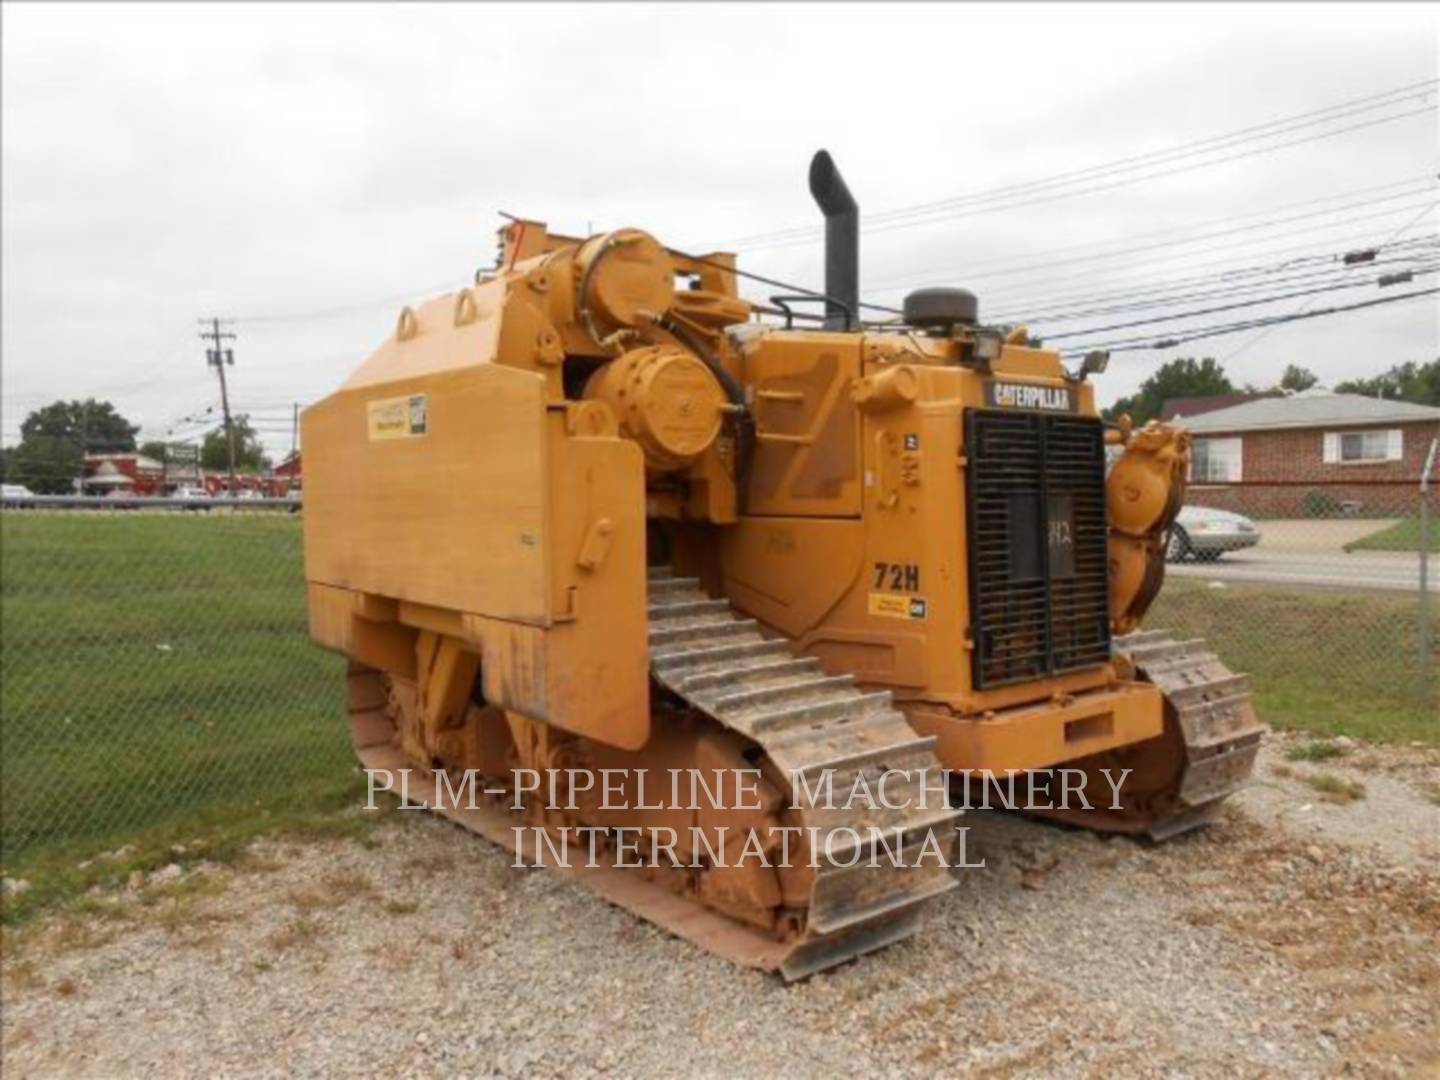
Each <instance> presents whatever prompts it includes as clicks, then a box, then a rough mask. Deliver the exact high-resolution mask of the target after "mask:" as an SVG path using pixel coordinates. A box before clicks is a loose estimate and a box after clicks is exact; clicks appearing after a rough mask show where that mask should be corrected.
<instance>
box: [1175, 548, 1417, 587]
mask: <svg viewBox="0 0 1440 1080" xmlns="http://www.w3.org/2000/svg"><path fill="white" fill-rule="evenodd" d="M1166 573H1167V574H1172V575H1174V576H1176V577H1197V578H1203V579H1205V580H1206V581H1226V582H1229V581H1254V582H1269V583H1273V584H1282V585H1323V586H1329V587H1331V588H1346V589H1385V590H1390V591H1395V592H1416V591H1417V590H1418V589H1419V583H1420V556H1419V555H1418V554H1416V553H1415V552H1401V551H1363V552H1362V551H1356V552H1352V553H1348V554H1347V553H1346V552H1344V551H1340V550H1334V551H1325V550H1294V549H1289V550H1287V549H1284V548H1271V547H1268V546H1267V545H1265V544H1264V543H1262V544H1261V545H1260V546H1259V547H1254V548H1250V549H1249V550H1246V551H1236V552H1231V553H1230V554H1228V555H1222V556H1221V557H1220V558H1219V559H1218V560H1217V561H1215V562H1208V563H1195V562H1183V563H1174V562H1172V563H1170V564H1169V565H1168V566H1167V567H1166ZM1437 579H1440V556H1435V555H1432V556H1431V557H1430V575H1429V581H1428V585H1429V591H1430V592H1431V593H1440V580H1437Z"/></svg>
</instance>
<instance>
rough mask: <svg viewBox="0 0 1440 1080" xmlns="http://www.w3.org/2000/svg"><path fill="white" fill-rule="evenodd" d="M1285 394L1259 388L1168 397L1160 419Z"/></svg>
mask: <svg viewBox="0 0 1440 1080" xmlns="http://www.w3.org/2000/svg"><path fill="white" fill-rule="evenodd" d="M1284 394H1285V392H1284V391H1283V390H1257V391H1255V392H1253V393H1251V392H1249V391H1244V390H1238V391H1236V392H1235V393H1233V394H1204V395H1201V396H1199V397H1178V398H1166V400H1165V403H1164V404H1163V405H1161V406H1160V419H1161V420H1183V419H1185V418H1186V417H1193V416H1199V415H1201V414H1202V413H1210V412H1215V411H1217V410H1219V409H1229V408H1233V407H1234V406H1236V405H1244V404H1245V403H1246V402H1250V401H1259V400H1260V399H1261V398H1273V397H1283V396H1284Z"/></svg>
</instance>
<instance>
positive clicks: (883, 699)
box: [743, 690, 891, 734]
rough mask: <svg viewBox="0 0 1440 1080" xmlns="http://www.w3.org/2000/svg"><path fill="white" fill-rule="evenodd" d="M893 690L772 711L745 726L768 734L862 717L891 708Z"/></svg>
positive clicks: (751, 718)
mask: <svg viewBox="0 0 1440 1080" xmlns="http://www.w3.org/2000/svg"><path fill="white" fill-rule="evenodd" d="M890 704H891V695H890V691H889V690H881V691H878V692H876V693H873V694H854V695H846V696H845V697H837V698H829V699H827V700H824V701H818V702H800V703H799V704H795V705H790V706H786V707H783V708H779V709H773V710H769V711H767V712H763V713H760V714H758V715H752V716H747V717H744V718H743V723H744V724H745V726H746V727H748V728H749V729H750V730H751V731H753V732H755V733H756V734H760V733H762V732H768V731H782V730H784V729H785V728H790V727H798V726H799V725H801V724H808V723H823V722H824V721H826V720H835V719H837V718H839V717H844V716H860V715H863V714H866V713H872V712H879V711H880V710H882V709H888V708H890Z"/></svg>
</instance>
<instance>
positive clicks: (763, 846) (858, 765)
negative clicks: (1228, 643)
mask: <svg viewBox="0 0 1440 1080" xmlns="http://www.w3.org/2000/svg"><path fill="white" fill-rule="evenodd" d="M810 185H811V190H812V192H813V194H814V195H815V197H816V199H817V201H818V202H819V204H820V206H821V208H822V210H823V211H824V212H825V215H826V295H825V297H824V300H825V308H824V311H823V313H821V312H814V313H812V314H811V315H810V316H809V318H807V317H806V316H804V315H795V316H793V317H792V314H791V313H792V311H793V309H794V306H795V304H796V303H797V301H796V300H795V299H794V298H777V299H774V300H772V302H771V303H770V304H768V305H761V304H756V303H753V302H750V301H747V300H744V299H742V298H741V297H740V295H739V292H738V290H737V287H736V281H737V271H736V267H735V259H734V256H732V255H728V254H723V253H716V254H710V255H706V256H703V257H700V256H692V255H685V254H682V253H679V252H676V251H673V250H669V249H667V248H665V247H664V246H662V245H661V244H660V243H659V242H658V241H657V240H655V239H654V238H653V237H651V236H650V235H648V234H647V233H645V232H642V231H640V230H638V229H622V230H619V231H617V232H612V233H607V234H604V235H600V236H592V237H589V238H587V239H583V240H582V239H579V238H573V237H565V236H557V235H552V234H551V233H549V232H548V231H547V230H546V228H545V226H544V225H543V224H540V223H538V222H533V221H512V222H510V223H509V224H507V225H506V226H505V227H504V228H503V229H502V230H501V252H500V256H499V260H498V263H497V266H496V268H495V269H494V270H493V271H490V272H487V273H483V274H481V275H479V276H478V278H477V281H476V283H475V284H474V285H473V286H470V287H467V288H462V289H460V290H458V291H456V292H454V293H451V294H448V295H445V296H441V297H438V298H436V299H433V300H429V301H427V302H425V303H423V304H419V305H417V306H415V307H413V308H406V309H405V310H404V311H403V312H401V314H400V316H399V318H398V320H397V323H396V327H395V332H394V334H393V335H392V336H391V337H390V338H389V340H387V341H386V342H385V343H384V344H383V345H381V347H380V348H379V349H378V351H376V352H375V354H374V355H373V356H371V357H370V358H369V359H368V360H367V361H365V363H364V364H362V365H361V366H360V367H359V369H358V370H356V372H355V373H354V374H353V375H352V376H351V377H350V379H349V380H348V381H347V382H346V383H345V384H344V385H343V386H342V387H341V388H340V389H339V390H338V391H336V392H335V393H334V394H332V395H331V396H329V397H327V398H326V399H324V400H323V401H321V402H320V403H318V404H317V405H315V406H313V407H312V408H310V409H309V410H307V411H306V413H305V415H304V419H303V424H302V434H303V451H304V461H305V488H306V491H305V503H306V505H305V565H306V576H307V579H308V596H309V611H310V629H311V634H312V636H313V637H314V638H315V640H317V641H318V642H320V643H322V644H323V645H326V646H328V647H330V648H333V649H336V650H339V651H341V652H343V653H345V654H346V655H347V656H349V657H350V658H351V665H350V674H349V686H348V708H349V713H350V717H351V722H352V729H353V733H354V739H355V744H356V748H357V751H358V753H359V755H360V757H361V759H362V761H363V762H364V763H365V765H366V766H367V767H369V768H370V769H372V770H377V772H375V773H374V774H373V775H376V776H379V777H381V782H382V783H384V782H387V781H390V782H395V783H396V786H397V787H398V786H399V778H400V774H399V772H398V770H403V769H410V770H411V772H410V773H408V774H405V775H404V780H405V782H406V787H407V790H408V791H409V792H410V796H411V798H412V799H416V800H419V801H426V802H431V803H434V804H435V805H436V808H437V809H438V810H439V811H440V812H441V813H444V814H446V815H447V816H449V817H451V818H452V819H454V820H456V821H458V822H460V823H461V824H463V825H465V826H466V827H467V828H470V829H472V830H474V831H476V832H479V833H482V834H484V835H487V836H489V837H491V838H492V839H494V840H495V841H497V842H498V843H501V844H505V845H507V846H509V847H511V848H513V849H516V850H517V853H518V854H519V855H520V856H523V857H525V858H526V859H529V860H531V861H536V862H541V863H550V864H565V867H566V868H567V869H568V870H569V871H570V872H571V873H574V874H575V875H576V876H577V877H579V878H580V879H581V880H582V881H583V882H584V883H585V884H587V885H588V886H589V887H591V888H593V889H594V890H596V891H597V892H598V893H600V894H601V895H603V896H605V897H607V898H609V899H611V900H613V901H614V902H616V903H620V904H623V905H625V906H626V907H628V908H630V909H631V910H633V911H636V912H638V913H639V914H641V915H642V916H644V917H646V918H649V919H652V920H654V921H656V922H658V923H660V924H662V925H664V926H666V927H668V928H669V929H671V930H672V931H674V932H675V933H677V934H680V935H682V936H684V937H686V938H689V939H691V940H693V941H696V942H698V943H700V944H702V945H703V946H704V947H706V948H709V949H712V950H714V951H717V952H720V953H723V954H724V955H726V956H729V957H731V958H733V959H735V960H736V961H738V962H741V963H746V964H752V965H757V966H761V967H765V968H769V969H774V970H779V971H781V972H783V973H784V974H785V975H786V976H787V977H789V978H797V977H801V976H804V975H807V974H809V973H811V972H813V971H816V970H819V969H821V968H824V967H827V966H829V965H832V964H835V963H838V962H841V961H843V960H845V959H847V958H849V957H852V956H855V955H858V954H860V953H863V952H866V951H868V950H871V949H875V948H878V947H880V946H883V945H885V944H886V943H888V942H890V941H894V940H896V939H897V938H900V937H903V936H905V935H907V934H909V933H911V932H913V930H914V929H915V927H916V924H917V922H918V919H919V916H920V913H921V912H922V911H923V909H924V907H925V905H926V903H928V902H929V901H931V900H933V899H934V898H935V897H937V896H939V895H940V894H942V893H943V892H944V891H945V890H946V889H948V888H949V887H951V885H952V884H953V881H954V878H953V876H952V874H951V872H950V870H949V869H947V867H946V866H945V865H944V861H945V860H944V859H941V858H938V857H930V858H927V857H925V856H926V855H927V854H928V855H931V856H933V855H935V852H936V850H937V849H943V850H944V851H946V852H948V851H949V850H950V847H951V844H952V841H953V837H954V835H955V834H954V825H953V819H954V817H955V811H954V810H953V809H951V808H950V807H949V806H947V805H946V803H945V800H944V798H943V797H937V795H936V784H935V780H934V776H935V775H938V774H939V770H940V767H941V766H943V767H944V768H946V769H956V770H961V769H967V770H992V771H994V772H1004V771H1006V770H1021V771H1030V770H1045V769H1053V768H1056V767H1059V766H1065V767H1067V768H1070V769H1073V770H1078V771H1076V772H1074V773H1072V774H1071V776H1072V777H1080V778H1081V779H1082V781H1083V784H1082V785H1080V786H1081V787H1082V788H1083V791H1082V794H1083V795H1085V796H1087V798H1085V799H1084V800H1083V801H1081V800H1077V801H1076V802H1072V803H1071V804H1070V805H1069V806H1068V808H1055V809H1052V810H1050V811H1049V812H1050V813H1053V814H1056V815H1059V816H1063V817H1066V818H1067V819H1068V820H1070V821H1072V822H1074V823H1077V824H1081V825H1089V826H1092V827H1095V828H1100V829H1109V830H1119V831H1124V832H1131V833H1148V834H1150V835H1152V836H1155V837H1157V838H1159V837H1164V836H1167V835H1170V834H1173V833H1174V832H1177V831H1180V830H1182V829H1185V828H1188V827H1190V826H1193V825H1197V824H1199V823H1201V822H1203V821H1204V820H1205V819H1206V817H1207V816H1209V815H1210V814H1211V813H1213V811H1214V808H1215V806H1216V804H1217V803H1218V801H1219V800H1221V799H1223V798H1224V797H1225V796H1226V795H1227V794H1228V793H1230V792H1231V791H1232V790H1234V789H1235V787H1236V786H1238V785H1239V784H1240V783H1242V782H1243V780H1244V779H1245V777H1246V776H1247V775H1248V774H1249V772H1250V770H1251V768H1252V765H1253V761H1254V757H1255V752H1256V748H1257V745H1258V741H1259V727H1258V725H1257V724H1256V721H1255V717H1254V715H1253V711H1252V709H1251V705H1250V694H1249V688H1248V686H1247V684H1246V682H1245V680H1244V678H1243V677H1241V676H1235V675H1232V674H1231V673H1230V672H1229V671H1227V670H1225V668H1224V667H1223V666H1222V665H1221V664H1220V662H1219V661H1218V660H1217V659H1216V658H1215V657H1214V655H1213V654H1211V653H1209V652H1207V651H1206V650H1205V648H1204V647H1203V645H1201V644H1200V643H1198V642H1175V641H1171V640H1169V639H1168V638H1165V637H1164V636H1163V635H1159V634H1155V633H1141V634H1136V633H1133V631H1134V630H1135V629H1136V627H1137V625H1138V623H1139V620H1140V619H1141V617H1142V616H1143V614H1144V612H1145V610H1146V608H1147V607H1148V606H1149V604H1150V602H1151V600H1152V599H1153V598H1154V596H1155V594H1156V592H1157V590H1158V589H1159V586H1160V582H1161V578H1162V576H1163V569H1164V561H1163V557H1162V553H1163V550H1164V546H1165V541H1166V539H1167V535H1168V530H1169V528H1170V526H1171V523H1172V521H1173V519H1174V516H1175V514H1176V512H1177V510H1178V508H1179V506H1180V504H1181V501H1182V497H1183V488H1184V477H1185V472H1186V465H1187V461H1188V455H1189V446H1188V441H1187V439H1186V437H1185V435H1184V434H1183V433H1182V432H1178V431H1175V430H1172V429H1170V428H1167V427H1162V426H1156V425H1149V426H1147V427H1145V428H1143V429H1141V430H1138V431H1131V430H1130V426H1129V424H1128V423H1126V424H1122V425H1120V426H1117V427H1112V428H1110V429H1108V430H1107V428H1106V427H1105V425H1103V424H1102V422H1101V421H1100V419H1099V417H1098V415H1097V412H1096V408H1095V402H1094V392H1093V389H1092V386H1091V384H1090V382H1089V381H1088V376H1089V375H1090V374H1093V373H1094V372H1095V371H1097V370H1103V358H1102V357H1099V356H1095V357H1092V358H1090V359H1088V360H1087V362H1086V364H1085V365H1084V366H1083V368H1082V369H1081V370H1080V371H1078V372H1070V371H1067V370H1066V369H1065V367H1064V366H1063V364H1062V362H1061V358H1060V356H1059V355H1058V354H1057V353H1055V352H1053V351H1049V350H1046V349H1044V348H1041V347H1038V346H1036V345H1033V344H1031V343H1030V342H1029V340H1028V338H1027V336H1026V333H1025V331H1024V330H1023V328H1018V329H1011V330H1005V329H1003V328H1002V329H995V328H989V327H986V326H984V325H983V324H982V323H981V322H980V321H979V319H978V311H977V303H976V300H975V298H974V296H973V295H971V294H969V293H967V292H964V291H963V290H958V289H928V290H921V291H919V292H916V293H912V294H911V295H910V296H909V297H907V298H906V301H905V305H904V315H903V316H902V317H901V318H899V319H895V320H892V321H890V322H887V323H879V324H874V323H867V324H862V323H861V322H860V320H859V319H857V317H856V315H857V312H858V310H859V304H858V260H857V250H858V246H857V237H858V210H857V208H856V205H855V202H854V200H853V199H852V198H851V196H850V194H849V192H848V190H847V189H846V187H845V184H844V181H843V180H842V179H841V177H840V175H839V173H838V172H837V170H836V169H835V166H834V164H833V162H832V161H831V159H830V157H829V155H828V154H826V153H824V152H823V151H822V152H820V153H819V154H817V155H816V157H815V159H814V161H813V163H812V166H811V170H810ZM797 322H798V323H800V324H801V325H800V326H797V325H796V323H797ZM1107 447H1113V448H1115V450H1116V452H1118V453H1119V455H1120V456H1119V460H1118V462H1116V463H1115V464H1114V467H1113V468H1112V469H1111V470H1110V472H1109V476H1108V481H1107V474H1106V449H1107ZM1107 769H1108V770H1110V772H1109V773H1108V774H1107V773H1106V772H1105V770H1107ZM1124 770H1129V771H1128V772H1125V771H1124ZM684 773H689V774H691V775H703V776H710V777H718V778H729V779H726V780H723V782H721V783H720V786H721V787H723V788H724V791H723V792H721V794H720V795H719V796H716V795H715V793H714V792H711V796H710V797H709V798H702V799H690V800H686V799H681V798H678V797H677V798H672V799H669V800H660V801H659V802H656V801H654V800H651V799H648V798H643V799H642V798H627V797H625V796H626V795H627V794H628V795H631V796H633V795H635V794H636V793H637V792H638V791H640V790H641V788H643V787H647V783H646V782H647V781H650V783H649V784H648V790H651V791H654V790H662V789H664V788H665V787H666V785H663V784H660V783H657V782H655V781H657V780H659V779H660V778H662V777H663V776H666V775H669V776H674V775H679V774H684ZM1115 776H1123V777H1124V778H1125V779H1124V783H1123V784H1122V786H1121V792H1120V796H1119V797H1118V798H1115V797H1112V789H1111V782H1112V779H1113V777H1115ZM467 777H468V778H470V779H471V780H476V778H478V781H476V784H477V787H478V788H480V789H484V790H488V791H489V793H490V794H488V795H484V796H481V797H477V798H474V799H460V798H451V799H446V798H445V797H444V794H443V792H444V791H445V790H449V789H450V786H451V785H459V784H461V783H462V782H463V781H464V779H465V778H467ZM601 777H604V778H606V780H607V783H605V784H601V783H597V782H596V781H597V779H598V778H601ZM746 777H748V778H749V779H748V781H747V780H746V779H745V778H746ZM437 778H443V779H444V780H445V784H444V785H442V786H441V789H440V790H439V791H438V792H437V790H436V788H435V787H434V784H433V782H434V781H435V780H436V779H437ZM616 778H618V779H616ZM820 778H824V779H826V780H830V781H834V780H835V779H836V778H839V780H840V784H839V786H840V787H841V788H844V789H847V790H853V789H854V788H855V787H856V785H857V784H858V786H859V787H861V788H864V789H866V790H870V791H872V793H873V787H872V786H871V785H872V783H873V784H878V783H879V781H881V780H887V779H888V780H891V781H893V783H891V784H890V785H889V787H888V789H887V794H888V797H887V798H886V799H885V800H884V805H880V804H879V803H878V802H877V801H876V800H875V799H873V798H871V799H868V800H867V799H861V800H859V801H858V803H857V802H856V801H855V800H850V801H849V802H848V803H847V804H846V805H836V804H835V803H834V802H833V800H832V801H830V802H827V801H826V800H824V799H822V798H820V797H819V796H818V795H817V790H818V788H819V785H818V783H816V781H817V780H818V779H820ZM542 781H543V782H542ZM797 781H800V782H797ZM727 785H728V786H727ZM942 787H943V784H942ZM832 790H833V788H832ZM942 794H943V793H942ZM1085 805H1088V806H1089V807H1090V809H1084V808H1083V807H1084V806H1085ZM572 833H573V834H574V835H580V834H581V833H584V834H585V835H587V836H588V837H589V838H590V841H591V842H590V851H589V852H588V857H587V858H584V859H574V858H566V857H565V849H564V848H563V847H561V846H557V845H556V843H555V839H556V838H557V837H561V838H565V837H568V836H570V835H571V834H572ZM596 838H598V842H597V839H596ZM633 838H638V839H633ZM742 838H743V841H742ZM742 842H743V843H744V844H745V845H748V847H749V849H750V854H751V855H755V854H756V853H759V854H760V855H763V856H764V857H761V858H740V857H736V856H739V855H742V854H744V852H742V851H740V850H739V848H740V845H741V844H742ZM637 852H638V853H639V854H640V855H642V856H643V855H645V854H649V855H660V854H663V855H665V856H666V857H665V858H658V857H657V858H649V859H646V858H640V859H638V860H637V859H635V858H634V856H635V855H636V853H637ZM877 855H884V856H887V857H879V858H877V857H876V856H877ZM822 856H823V857H822ZM899 856H918V857H915V858H908V857H899ZM637 863H638V864H639V865H638V866H637V865H635V864H637Z"/></svg>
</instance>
